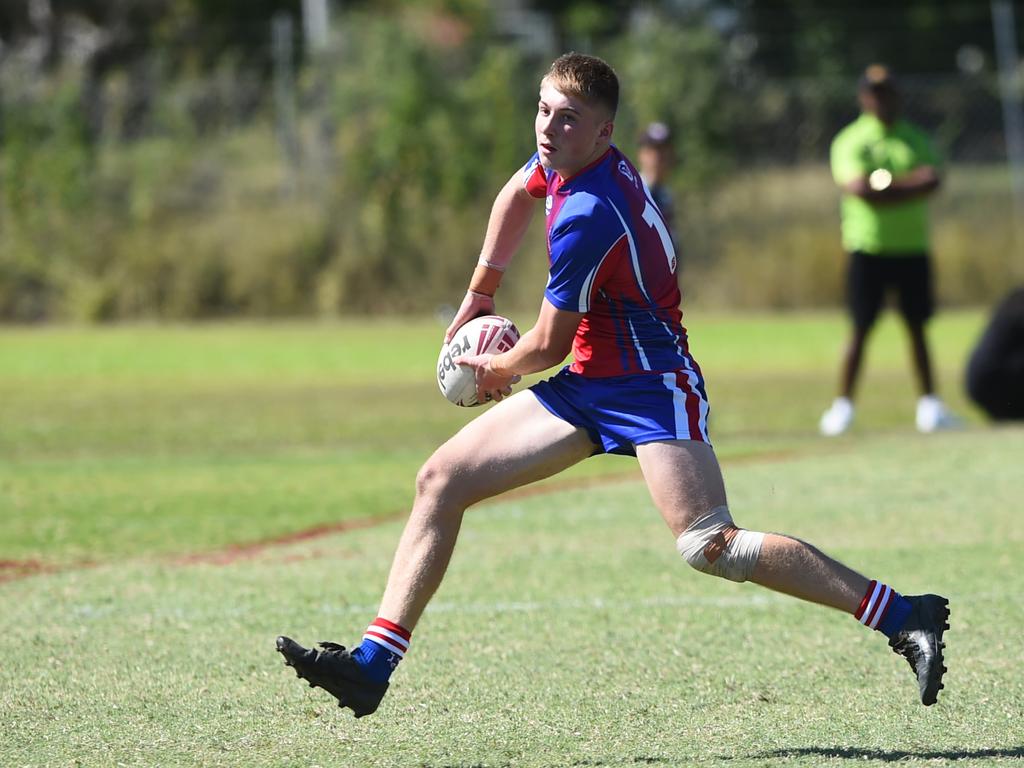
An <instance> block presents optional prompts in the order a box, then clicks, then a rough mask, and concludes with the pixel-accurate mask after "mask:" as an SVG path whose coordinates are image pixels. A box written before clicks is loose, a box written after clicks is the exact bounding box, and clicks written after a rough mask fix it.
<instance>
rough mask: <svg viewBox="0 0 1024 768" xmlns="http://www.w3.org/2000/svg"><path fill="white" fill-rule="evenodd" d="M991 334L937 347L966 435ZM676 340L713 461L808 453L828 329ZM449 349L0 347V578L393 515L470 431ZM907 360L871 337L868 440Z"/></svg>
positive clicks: (425, 331) (37, 340) (959, 322)
mask: <svg viewBox="0 0 1024 768" xmlns="http://www.w3.org/2000/svg"><path fill="white" fill-rule="evenodd" d="M517 319H518V318H517ZM528 319H529V318H522V319H520V322H521V324H523V325H526V322H525V321H526V320H528ZM982 321H983V318H982V316H981V314H980V313H977V312H973V313H957V314H947V315H944V316H943V317H941V318H940V320H939V321H938V322H937V323H936V324H935V326H934V328H933V330H932V337H933V339H934V340H935V346H936V358H937V364H938V367H939V369H940V378H941V379H942V380H943V383H944V385H945V387H944V389H945V392H946V393H947V395H948V398H949V400H950V402H951V403H952V404H953V405H954V406H956V407H957V408H959V409H960V410H961V411H962V412H963V413H964V414H965V415H966V416H967V417H968V418H969V419H972V420H976V416H975V414H973V413H972V412H971V411H970V409H969V408H967V406H965V405H964V404H963V402H962V398H961V386H960V378H961V375H960V370H961V368H962V366H963V362H964V359H965V357H966V355H967V351H968V349H969V347H970V344H971V343H972V342H973V340H974V338H975V337H976V336H977V333H978V330H979V327H980V324H981V322H982ZM687 322H688V324H689V326H690V331H691V345H692V349H693V352H694V354H695V355H696V357H697V359H698V360H699V361H700V363H701V365H702V366H703V369H704V372H705V375H706V378H707V386H708V391H709V393H710V396H711V400H712V406H713V414H712V434H713V438H714V440H715V442H716V447H717V448H718V450H719V453H720V455H722V456H723V457H729V456H736V455H742V454H752V453H753V454H762V453H766V452H770V451H779V450H789V449H790V448H793V447H799V448H800V449H801V450H803V446H809V449H810V450H819V448H820V443H819V442H818V441H817V439H816V437H815V429H816V424H817V419H818V417H819V415H820V412H821V411H822V410H823V409H824V407H825V406H826V405H827V404H828V402H829V400H830V399H831V397H832V396H833V390H834V381H835V379H836V366H837V358H838V355H839V348H840V345H841V343H842V339H843V337H844V334H845V328H844V323H843V321H842V319H841V318H840V317H839V316H837V315H835V316H833V315H797V316H788V317H778V316H770V315H764V316H750V317H715V316H712V317H703V316H701V315H700V314H699V313H698V314H695V315H694V316H693V317H688V318H687ZM441 332H442V326H440V325H439V324H438V323H436V322H431V321H420V322H414V323H403V322H399V321H396V320H374V321H367V322H351V323H329V324H323V325H316V324H278V325H246V324H240V325H208V326H194V327H160V326H142V327H115V328H70V329H53V328H38V329H0V509H2V511H3V514H0V560H33V561H39V562H41V563H43V564H58V565H60V564H66V563H69V562H82V561H90V562H93V561H100V562H102V561H106V560H109V559H111V558H124V557H131V556H135V555H149V554H154V553H162V554H177V553H191V552H195V551H199V550H210V549H218V548H221V547H224V546H226V545H230V544H236V543H239V542H254V541H260V540H264V539H269V538H274V537H278V536H281V535H285V534H289V533H294V532H296V531H302V530H305V529H308V528H310V527H312V526H317V525H323V524H330V523H336V522H338V521H342V520H354V519H355V520H362V519H366V518H374V517H377V516H381V515H387V514H396V513H400V512H401V511H402V510H404V509H405V508H406V507H407V506H408V504H409V502H410V500H411V495H412V486H413V477H414V474H415V471H416V468H417V467H418V466H419V464H420V463H422V461H423V460H424V459H425V458H426V457H427V456H429V455H430V452H431V451H432V450H433V449H434V447H436V446H437V445H438V444H440V443H441V442H442V441H443V440H445V439H446V438H447V437H448V436H450V435H451V434H453V433H454V432H455V431H456V430H457V429H458V428H459V427H460V426H461V425H462V424H464V423H465V422H466V421H468V420H469V419H470V418H472V416H473V415H474V414H475V411H474V410H473V409H460V408H455V407H453V406H450V405H448V404H447V403H446V402H445V401H444V400H443V399H442V398H441V396H440V394H439V393H438V392H437V389H436V385H435V384H434V367H435V364H436V357H437V349H438V348H439V342H440V335H441ZM903 346H904V343H903V338H902V334H901V331H900V329H899V328H898V326H897V325H896V324H895V323H893V322H889V323H886V324H884V325H883V326H882V327H881V328H880V329H879V331H878V332H877V338H876V339H875V340H874V344H873V345H872V347H871V349H870V351H869V360H868V370H867V374H866V377H865V381H864V385H863V387H862V390H863V396H862V404H863V405H862V412H861V414H860V421H859V428H860V429H861V430H862V431H863V432H864V433H866V434H870V433H872V432H877V431H880V430H881V431H884V430H896V431H902V432H907V431H909V430H911V429H912V426H911V419H912V409H913V398H914V395H913V387H912V384H911V381H910V376H909V373H908V371H907V361H906V357H905V354H904V350H903ZM808 441H810V442H808ZM608 472H612V473H630V472H635V468H634V466H633V464H632V463H630V462H628V461H625V460H623V459H618V458H601V459H595V460H592V461H589V462H585V463H584V464H583V465H581V466H580V467H579V468H578V469H576V470H573V472H572V474H573V475H575V476H589V475H593V474H606V473H608Z"/></svg>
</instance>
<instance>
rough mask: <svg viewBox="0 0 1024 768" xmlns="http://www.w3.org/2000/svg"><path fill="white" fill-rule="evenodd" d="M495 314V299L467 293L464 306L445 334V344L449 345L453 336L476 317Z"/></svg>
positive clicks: (460, 308)
mask: <svg viewBox="0 0 1024 768" xmlns="http://www.w3.org/2000/svg"><path fill="white" fill-rule="evenodd" d="M493 314H494V297H493V296H484V295H482V294H479V293H473V292H472V291H466V298H464V299H463V300H462V304H461V305H460V306H459V309H458V311H457V312H456V313H455V317H454V318H452V322H451V325H449V326H448V330H446V331H445V332H444V343H445V344H447V343H448V342H449V341H451V340H452V336H454V335H455V332H456V331H457V330H459V328H461V327H462V326H464V325H465V324H466V323H468V322H469V321H470V320H472V319H473V318H474V317H480V316H482V315H493Z"/></svg>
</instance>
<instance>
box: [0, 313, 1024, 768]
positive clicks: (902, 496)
mask: <svg viewBox="0 0 1024 768" xmlns="http://www.w3.org/2000/svg"><path fill="white" fill-rule="evenodd" d="M689 319H690V323H689V325H690V329H691V333H692V345H693V350H694V352H695V354H696V355H697V356H698V359H699V360H700V361H701V364H702V366H703V368H704V371H705V374H706V376H707V379H708V387H709V391H710V395H711V399H712V405H713V407H714V414H713V421H712V430H713V437H714V438H715V440H716V448H717V449H718V452H719V454H720V456H721V457H722V460H723V466H724V470H725V474H726V480H727V483H728V485H729V490H730V501H731V506H732V508H733V510H734V513H735V514H736V516H737V518H738V519H739V521H740V522H741V524H744V525H747V526H749V527H752V528H759V529H767V530H781V531H786V532H790V533H793V534H795V535H799V536H801V537H803V538H807V539H809V540H811V541H813V542H815V543H816V544H818V545H819V546H821V547H822V548H824V549H825V550H826V551H828V552H830V553H832V554H834V555H837V556H839V557H840V558H841V559H843V560H845V561H847V562H848V563H849V564H850V565H852V566H854V567H856V568H858V569H859V570H862V571H863V572H865V573H867V574H868V575H870V576H872V577H877V578H879V579H882V580H885V581H887V582H889V583H892V584H893V585H894V586H896V587H897V588H898V589H901V590H902V591H904V592H908V593H916V592H919V591H924V590H934V591H940V592H942V593H943V594H947V595H948V596H949V597H950V598H951V601H952V619H951V624H952V629H951V631H950V633H949V635H948V641H949V643H948V648H947V658H948V662H949V667H950V673H949V675H948V676H947V686H946V690H945V691H944V692H943V696H942V697H941V698H940V702H939V704H938V705H936V706H935V707H931V708H928V709H926V708H924V707H921V706H920V704H919V703H917V701H916V690H915V686H914V683H913V680H912V678H911V675H910V671H909V670H908V669H907V667H906V664H905V662H903V661H902V659H900V658H897V657H896V656H895V655H893V654H892V653H891V651H889V649H888V648H887V647H886V645H885V642H884V641H883V639H882V638H881V636H879V635H877V634H875V633H871V632H869V631H867V630H865V629H864V628H862V627H860V626H858V625H857V623H856V622H855V621H854V620H853V619H852V618H850V617H847V616H843V615H841V614H839V613H837V612H832V611H827V610H824V609H820V608H817V607H814V606H810V605H807V604H804V603H800V602H797V601H795V600H791V599H787V598H783V597H780V596H776V595H773V594H771V593H768V592H765V591H763V590H759V589H758V588H756V587H753V586H750V585H735V584H732V583H727V582H724V581H721V580H714V579H710V578H707V577H701V576H699V575H698V574H695V573H693V572H692V571H690V570H689V569H688V568H686V567H685V564H683V563H682V562H681V561H680V559H679V557H678V555H676V553H675V551H674V547H673V542H672V540H671V536H670V535H669V534H668V533H667V531H666V530H664V528H663V525H662V524H661V523H660V521H659V520H658V517H657V515H656V513H655V512H654V511H653V509H652V508H651V505H650V503H649V500H648V497H647V493H646V490H645V488H644V486H643V485H642V483H641V482H640V481H639V475H638V473H637V472H636V469H635V465H634V463H633V462H632V461H631V460H628V459H624V458H618V457H616V458H613V457H603V458H599V459H594V460H591V461H589V462H585V463H584V464H583V465H581V466H580V467H578V468H576V469H574V470H572V471H571V472H569V473H567V474H566V475H563V476H562V477H561V478H558V479H556V480H553V481H549V482H547V483H545V484H542V485H541V487H540V489H539V492H538V493H533V494H520V495H509V496H506V497H504V498H501V499H497V500H494V501H492V502H490V503H488V504H484V505H480V507H479V508H478V509H475V510H473V511H472V512H471V513H470V514H469V515H467V518H466V522H465V525H464V527H463V534H462V538H461V540H460V545H459V548H458V549H457V551H456V555H455V558H454V561H453V563H452V566H451V569H450V572H449V576H448V578H447V580H446V581H445V584H444V585H443V586H442V588H441V590H440V592H439V594H438V595H437V598H436V600H435V601H434V603H432V605H431V607H430V609H428V611H427V613H426V615H425V616H424V619H423V621H422V622H421V624H420V626H419V627H418V628H417V633H416V636H415V638H414V643H413V648H412V651H411V653H410V656H409V659H408V660H407V662H406V663H405V664H404V665H403V667H402V668H401V669H400V670H399V672H398V673H397V674H396V676H395V678H394V681H393V685H392V690H391V691H390V692H389V694H388V696H387V697H386V698H385V700H384V703H383V705H382V707H381V710H380V711H379V712H378V713H377V715H375V716H374V717H372V718H367V719H364V720H359V721H356V720H354V719H353V718H352V717H351V715H350V714H348V713H347V712H346V713H341V712H339V711H338V710H337V708H336V707H333V706H331V704H332V702H333V699H330V698H329V697H327V696H325V694H323V692H322V691H311V690H310V689H308V688H305V687H304V686H302V685H300V684H299V683H298V681H297V680H296V679H295V678H294V676H293V675H292V674H291V672H290V671H288V670H286V669H284V668H283V667H282V666H281V665H280V660H279V658H278V656H277V654H276V653H275V652H274V650H273V638H274V636H275V635H276V634H278V633H281V632H287V633H290V634H292V635H293V636H294V637H296V638H297V639H299V640H302V641H305V642H307V643H308V642H312V641H315V640H319V639H334V640H339V641H342V642H352V641H354V640H355V639H356V638H357V637H358V635H359V634H360V633H361V631H362V629H363V627H364V626H365V624H366V622H367V621H368V620H369V619H370V618H372V617H373V615H374V610H375V607H376V602H377V600H378V598H379V595H380V590H381V588H382V586H383V579H384V576H385V574H386V571H387V568H388V565H389V562H390V557H391V554H392V552H393V548H394V545H395V543H396V541H397V537H398V534H399V532H400V530H401V524H402V523H401V519H400V518H401V514H402V512H403V510H404V509H405V507H406V506H407V504H408V502H409V500H410V496H411V480H412V475H413V473H414V472H415V469H416V467H417V466H418V464H419V463H420V462H422V460H423V459H425V458H426V456H427V455H429V453H430V451H431V449H432V448H433V447H434V446H435V445H436V444H437V443H438V442H440V441H441V440H443V439H444V438H445V437H446V436H447V435H448V434H450V433H451V432H452V431H453V430H454V429H456V428H457V427H458V426H459V424H461V423H463V422H464V421H465V420H466V419H467V418H469V417H471V416H472V415H473V414H472V412H466V411H462V410H460V409H456V408H453V407H451V406H448V405H447V404H445V403H444V401H443V400H442V399H441V397H440V395H439V394H438V393H437V392H436V388H435V387H436V385H435V384H434V383H433V374H432V368H433V365H434V359H435V357H436V349H437V345H438V338H439V334H440V327H439V326H438V325H436V324H432V323H430V322H426V321H425V322H422V323H418V324H413V325H403V324H399V323H397V322H395V321H380V322H373V323H369V322H367V323H346V324H324V325H313V324H278V325H210V326H197V327H169V328H168V327H123V328H122V327H117V328H100V329H95V328H90V329H77V328H74V329H60V328H57V329H54V328H40V329H6V330H0V580H2V581H0V659H2V661H0V722H2V723H3V725H4V727H3V729H2V731H0V766H5V767H6V766H74V765H80V766H92V765H101V766H106V765H110V766H117V765H126V766H157V765H159V766H164V765H168V766H170V765H194V766H345V767H351V768H361V767H362V766H417V767H429V768H483V767H485V766H486V767H487V768H496V767H498V766H517V767H518V766H528V767H534V766H535V767H537V768H542V767H547V766H635V765H664V766H685V765H726V766H748V765H749V766H773V765H836V766H839V765H853V764H856V765H858V766H859V765H882V764H888V763H892V762H907V763H912V764H927V765H946V764H949V765H953V764H955V765H958V766H963V765H971V766H973V765H1002V764H1019V763H1020V762H1021V761H1022V759H1024V680H1022V676H1021V674H1020V671H1019V668H1020V664H1021V659H1022V658H1024V632H1022V629H1024V607H1022V605H1021V602H1020V595H1021V593H1022V592H1024V568H1022V566H1024V555H1022V546H1024V520H1022V515H1021V513H1020V500H1021V498H1024V472H1022V471H1021V457H1022V456H1024V429H1021V428H1020V427H1001V428H993V427H990V426H988V425H986V424H985V423H984V422H983V420H982V419H981V418H980V416H979V415H978V414H977V413H976V412H974V411H973V410H971V409H970V407H969V406H968V405H967V404H966V403H964V401H963V400H962V397H961V395H960V389H961V387H960V370H961V367H962V364H963V361H964V359H965V357H966V355H967V352H968V350H969V347H970V345H971V343H972V342H973V340H974V339H975V338H976V335H977V333H978V331H979V328H980V325H981V323H982V321H983V317H982V315H981V314H980V313H970V312H968V313H956V314H952V313H951V314H947V315H944V316H942V317H941V318H940V319H939V320H938V321H937V322H936V324H935V325H934V327H933V328H932V338H933V340H934V342H935V352H936V358H937V362H938V364H939V373H940V381H941V382H942V384H943V392H944V394H945V395H946V397H947V399H948V400H949V402H950V403H951V404H952V405H953V406H954V408H956V409H957V410H958V411H959V412H960V413H962V414H963V415H964V416H965V417H966V421H967V425H966V428H965V429H964V430H962V431H959V432H956V433H947V434H940V435H931V436H921V435H918V434H916V433H915V432H914V430H913V428H912V413H913V410H912V408H913V391H912V386H911V384H910V381H909V376H908V375H907V371H906V367H907V363H906V361H905V353H904V348H903V339H902V336H901V334H900V331H899V329H898V328H897V327H896V326H895V325H894V324H892V323H889V324H886V325H884V326H883V327H881V328H880V329H879V331H878V333H877V336H876V338H875V339H874V342H873V345H872V347H871V349H870V351H869V359H868V361H867V366H868V369H867V371H866V376H865V380H864V382H863V387H862V398H861V402H862V407H861V411H860V413H859V420H858V424H857V427H856V429H855V431H854V432H853V433H852V434H850V435H848V436H846V437H844V438H842V439H839V440H835V441H826V440H824V439H822V438H819V437H818V436H817V435H816V431H815V427H816V422H817V418H818V416H819V414H820V412H821V410H822V409H823V408H824V407H825V405H826V404H827V402H828V400H829V399H830V398H831V396H832V389H833V382H834V378H835V365H836V356H837V354H838V346H839V343H840V340H841V338H842V336H843V324H842V321H841V319H840V318H839V317H838V316H832V315H800V316H749V317H736V316H730V317H720V316H711V317H706V318H705V317H699V316H698V317H694V318H689ZM393 349H403V350H404V353H403V354H402V355H400V356H398V358H397V359H390V355H389V352H388V350H393ZM382 370H386V371H387V372H388V374H387V377H386V378H388V379H393V381H394V383H391V382H390V381H386V382H382V381H381V379H382V378H384V377H383V376H382V374H381V371H382ZM346 522H347V523H348V524H349V525H350V527H349V528H348V529H345V530H340V529H339V528H341V527H342V526H343V525H344V524H345V523H346ZM550 649H554V651H555V652H554V653H551V650H550Z"/></svg>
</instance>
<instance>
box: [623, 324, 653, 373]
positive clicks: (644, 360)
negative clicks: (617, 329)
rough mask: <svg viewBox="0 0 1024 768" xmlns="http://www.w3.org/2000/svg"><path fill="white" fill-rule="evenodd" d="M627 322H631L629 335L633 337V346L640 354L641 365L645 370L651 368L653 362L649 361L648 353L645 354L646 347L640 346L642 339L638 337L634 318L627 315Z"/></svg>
mask: <svg viewBox="0 0 1024 768" xmlns="http://www.w3.org/2000/svg"><path fill="white" fill-rule="evenodd" d="M626 323H628V324H629V335H630V336H632V337H633V346H634V347H636V353H637V354H638V355H640V366H641V367H642V368H643V369H644V370H645V371H649V370H651V364H650V363H649V362H647V355H645V354H644V348H643V347H641V346H640V339H638V338H637V337H636V328H634V327H633V320H632V319H631V318H629V317H627V318H626Z"/></svg>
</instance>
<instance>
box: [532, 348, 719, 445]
mask: <svg viewBox="0 0 1024 768" xmlns="http://www.w3.org/2000/svg"><path fill="white" fill-rule="evenodd" d="M530 390H531V391H532V392H533V394H534V395H535V396H536V397H537V399H538V400H539V401H540V403H541V405H543V406H544V407H545V408H547V409H548V410H549V411H550V412H551V413H553V414H554V415H555V416H557V417H558V418H560V419H562V420H563V421H567V422H569V423H570V424H572V425H573V426H574V427H581V428H583V429H585V430H587V432H588V434H589V435H590V439H591V440H592V441H593V442H594V445H595V446H598V447H599V450H598V451H596V452H597V453H602V452H603V453H619V454H624V455H627V456H635V455H636V449H635V446H637V445H643V444H644V443H652V442H655V441H657V440H698V441H700V442H702V443H708V444H709V445H710V443H711V440H710V439H709V437H708V412H709V410H710V406H709V405H708V398H707V394H706V393H705V391H704V379H703V378H702V377H701V375H700V372H699V371H698V370H694V369H693V368H681V369H679V370H678V371H671V372H669V373H643V374H635V375H629V376H610V377H606V378H587V377H585V376H581V375H580V374H578V373H573V372H572V371H570V370H569V368H568V367H565V368H563V369H562V370H561V371H559V372H558V373H557V374H555V375H554V376H552V377H551V378H550V379H545V380H544V381H541V382H538V383H536V384H534V385H533V386H532V387H530Z"/></svg>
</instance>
